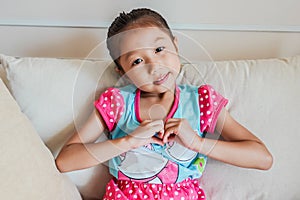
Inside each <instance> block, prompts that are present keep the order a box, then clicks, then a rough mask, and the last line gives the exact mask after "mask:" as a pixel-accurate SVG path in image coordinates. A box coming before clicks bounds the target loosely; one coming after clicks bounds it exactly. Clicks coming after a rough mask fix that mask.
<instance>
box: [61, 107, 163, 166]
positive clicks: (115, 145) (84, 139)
mask: <svg viewBox="0 0 300 200" xmlns="http://www.w3.org/2000/svg"><path fill="white" fill-rule="evenodd" d="M161 127H163V125H162V121H152V122H150V121H149V122H143V123H142V124H141V126H140V127H139V128H137V129H136V130H135V131H134V132H133V133H131V134H130V135H127V136H126V137H122V138H118V139H114V140H106V141H103V142H99V143H95V141H96V140H97V139H98V138H99V137H100V136H101V134H103V131H104V129H105V123H104V121H103V119H102V117H101V116H100V115H99V113H98V112H97V111H96V110H94V111H93V113H92V114H91V116H90V117H89V119H88V120H87V122H86V124H85V125H84V126H83V127H82V128H81V129H80V130H79V131H78V132H75V133H74V135H73V136H72V137H71V138H70V139H69V140H68V141H67V143H66V144H65V145H64V147H63V148H62V150H61V151H60V153H59V155H58V156H57V158H56V165H57V168H58V169H59V170H60V171H61V172H67V171H73V170H78V169H84V168H88V167H92V166H95V165H97V164H99V163H102V162H105V161H107V160H109V159H111V158H113V157H115V156H118V155H120V154H122V153H124V152H126V151H129V150H130V149H133V148H137V147H139V146H142V145H144V144H148V143H150V142H154V143H159V144H161V142H160V141H159V140H158V139H157V138H155V137H152V136H153V133H155V131H159V130H161ZM134 136H136V137H134Z"/></svg>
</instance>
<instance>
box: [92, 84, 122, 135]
mask: <svg viewBox="0 0 300 200" xmlns="http://www.w3.org/2000/svg"><path fill="white" fill-rule="evenodd" d="M94 105H95V107H96V108H97V110H98V111H99V112H100V114H101V116H102V118H103V120H104V121H105V123H106V125H107V128H108V129H109V131H112V130H113V129H114V127H115V124H116V123H117V121H118V120H119V119H120V117H121V116H122V114H123V110H124V99H123V96H122V95H121V93H120V90H119V89H117V88H108V89H107V90H106V91H105V92H104V93H102V94H101V95H100V97H99V99H98V100H97V101H95V102H94Z"/></svg>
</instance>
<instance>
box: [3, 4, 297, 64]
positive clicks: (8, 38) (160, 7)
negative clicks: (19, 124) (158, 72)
mask: <svg viewBox="0 0 300 200" xmlns="http://www.w3.org/2000/svg"><path fill="white" fill-rule="evenodd" d="M135 7H150V8H152V9H154V10H157V11H159V12H160V13H161V14H162V15H163V16H164V17H165V18H166V19H167V21H168V22H169V24H170V25H171V27H172V28H173V29H175V31H179V32H178V34H177V35H178V36H179V38H180V36H181V41H182V42H181V43H180V45H181V51H182V52H183V54H184V55H187V56H188V58H190V59H192V60H195V59H199V57H201V56H200V54H201V53H199V52H198V51H197V50H198V48H199V47H198V46H197V47H194V46H193V45H191V44H190V43H185V42H184V40H186V38H188V37H191V38H192V39H194V40H195V41H196V42H198V43H200V44H201V45H202V46H203V47H204V49H205V50H207V52H208V53H209V55H210V56H212V58H213V59H215V60H223V59H244V58H269V57H282V56H291V55H296V54H300V14H299V8H300V1H297V0H286V1H283V0H282V1H280V0H276V1H274V0H264V1H260V0H252V1H247V2H246V1H239V0H228V1H217V0H211V1H200V0H190V1H187V0H185V1H172V0H152V1H150V0H113V1H109V0H101V1H99V0H90V1H76V2H75V1H71V0H61V1H50V0H47V1H39V0H27V1H18V0H2V2H1V12H0V44H1V45H0V53H4V54H8V55H14V56H46V57H80V58H81V57H85V56H87V55H88V54H89V52H91V50H92V49H93V48H94V47H95V46H97V45H98V44H99V43H101V42H102V41H103V40H104V39H105V35H106V29H107V26H108V25H109V24H110V22H111V21H112V20H113V19H114V17H116V16H117V15H118V13H119V12H120V11H123V10H124V11H129V10H131V9H132V8H135ZM182 34H184V35H186V36H185V37H184V38H182ZM104 51H105V50H104ZM104 54H105V52H104ZM104 54H103V55H104Z"/></svg>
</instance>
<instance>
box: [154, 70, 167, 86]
mask: <svg viewBox="0 0 300 200" xmlns="http://www.w3.org/2000/svg"><path fill="white" fill-rule="evenodd" d="M169 75H170V72H169V73H167V74H165V75H163V76H161V77H160V78H159V79H158V80H156V81H154V82H153V83H154V84H155V85H161V84H163V83H164V82H166V80H167V79H168V78H169Z"/></svg>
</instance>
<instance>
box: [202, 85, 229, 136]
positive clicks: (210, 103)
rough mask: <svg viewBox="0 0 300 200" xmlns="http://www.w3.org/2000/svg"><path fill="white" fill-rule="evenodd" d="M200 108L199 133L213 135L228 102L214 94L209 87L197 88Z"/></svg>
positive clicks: (219, 95) (216, 93)
mask: <svg viewBox="0 0 300 200" xmlns="http://www.w3.org/2000/svg"><path fill="white" fill-rule="evenodd" d="M198 94H199V106H200V131H201V132H209V133H213V132H214V130H215V126H216V123H217V120H218V117H219V114H220V112H221V110H222V108H223V107H225V106H226V104H227V103H228V100H227V99H226V98H224V97H223V96H222V95H221V94H219V93H218V92H216V91H215V90H214V89H213V88H212V87H211V86H210V85H202V86H200V87H199V88H198Z"/></svg>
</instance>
